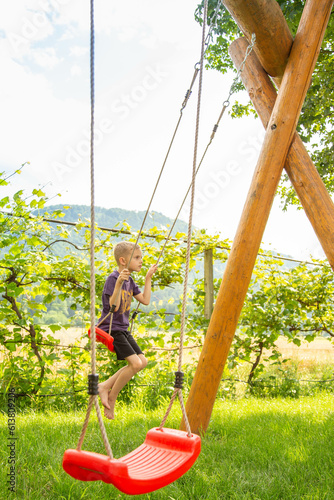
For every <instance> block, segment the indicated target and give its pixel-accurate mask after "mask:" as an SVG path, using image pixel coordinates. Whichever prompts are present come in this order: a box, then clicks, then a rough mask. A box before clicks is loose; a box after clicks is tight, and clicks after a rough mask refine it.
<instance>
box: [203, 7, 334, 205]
mask: <svg viewBox="0 0 334 500" xmlns="http://www.w3.org/2000/svg"><path fill="white" fill-rule="evenodd" d="M277 1H278V3H279V5H280V7H281V9H282V12H283V14H284V16H285V19H286V21H287V23H288V26H289V28H290V30H291V32H292V34H293V36H295V34H296V31H297V28H298V24H299V20H300V17H301V15H302V11H303V8H304V2H303V1H301V0H298V1H291V0H277ZM217 5H218V0H209V8H208V24H209V25H212V31H213V33H214V34H215V35H216V38H215V40H214V41H212V43H211V44H210V45H209V47H208V50H207V53H206V58H207V67H208V68H212V69H216V70H218V71H220V72H222V73H226V72H227V71H228V70H231V69H232V70H233V71H236V69H235V68H234V66H233V63H232V61H231V59H230V57H229V55H228V47H229V45H230V44H231V42H232V41H233V40H235V39H236V38H238V37H240V36H242V33H241V32H240V30H239V28H238V26H237V25H236V23H235V22H234V20H233V19H232V18H231V16H230V14H229V13H228V11H227V10H226V9H225V8H224V7H223V6H222V4H221V3H220V6H219V7H218V9H217ZM202 10H203V3H202V4H200V5H199V6H198V8H197V10H196V13H195V17H196V19H197V21H198V22H200V23H202V17H201V16H202ZM333 59H334V15H333V13H332V15H331V17H330V20H329V24H328V27H327V31H326V34H325V38H324V41H323V44H322V48H321V50H320V54H319V58H318V61H317V64H316V67H315V70H314V73H313V77H312V84H311V86H310V88H309V90H308V94H307V96H306V100H305V103H304V106H303V109H302V113H301V117H300V120H299V123H298V127H297V130H298V132H299V134H300V136H301V138H302V139H303V141H304V142H305V143H307V144H308V145H309V150H310V152H311V157H312V160H313V161H314V163H315V165H316V167H317V169H318V172H319V174H320V176H321V178H322V180H323V182H324V184H325V185H326V187H327V189H328V191H329V193H333V192H334V146H333V144H334V126H333V125H334V104H333V103H334V74H333V71H332V66H333ZM242 88H243V86H242V84H238V86H237V87H236V89H235V90H241V89H242ZM249 113H254V114H255V110H254V109H253V106H252V103H251V102H248V103H246V104H241V103H239V102H236V103H235V104H234V105H233V107H232V112H231V116H232V117H238V118H241V117H243V116H245V115H247V114H249ZM278 192H279V195H280V197H281V200H282V203H283V209H287V207H288V206H289V205H297V206H298V207H299V208H301V206H300V203H299V200H298V198H297V196H296V193H295V191H294V189H293V188H292V187H291V185H290V183H289V181H288V177H287V176H286V175H284V176H283V177H282V181H281V183H280V187H279V190H278Z"/></svg>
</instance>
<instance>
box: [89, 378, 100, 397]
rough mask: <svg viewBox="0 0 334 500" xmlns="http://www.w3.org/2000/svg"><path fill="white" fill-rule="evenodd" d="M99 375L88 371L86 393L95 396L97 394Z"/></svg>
mask: <svg viewBox="0 0 334 500" xmlns="http://www.w3.org/2000/svg"><path fill="white" fill-rule="evenodd" d="M98 385H99V376H98V375H97V374H93V373H90V374H89V375H88V394H89V396H97V395H98V394H99V389H98Z"/></svg>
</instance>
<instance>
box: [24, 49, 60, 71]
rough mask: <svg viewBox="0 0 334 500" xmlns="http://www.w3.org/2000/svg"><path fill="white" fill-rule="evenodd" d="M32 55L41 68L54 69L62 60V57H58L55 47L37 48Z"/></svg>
mask: <svg viewBox="0 0 334 500" xmlns="http://www.w3.org/2000/svg"><path fill="white" fill-rule="evenodd" d="M31 56H32V58H33V60H34V62H35V63H36V64H38V66H40V67H41V68H45V69H53V68H54V67H55V66H57V64H59V63H60V62H61V59H60V58H59V57H57V55H56V51H55V49H54V48H52V47H49V48H45V49H35V50H34V51H33V52H32V53H31Z"/></svg>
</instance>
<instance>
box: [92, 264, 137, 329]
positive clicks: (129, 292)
mask: <svg viewBox="0 0 334 500" xmlns="http://www.w3.org/2000/svg"><path fill="white" fill-rule="evenodd" d="M118 276H119V272H118V271H117V270H115V271H113V272H112V273H111V274H110V275H109V276H108V278H107V279H106V282H105V284H104V288H103V293H102V305H103V310H102V315H101V318H100V319H99V321H98V323H99V322H100V321H101V320H102V318H104V317H105V316H106V315H107V314H108V312H109V311H110V303H109V299H110V297H111V296H112V294H113V293H114V289H115V285H116V281H117V278H118ZM139 293H141V292H140V290H139V288H138V286H137V285H136V283H135V282H134V281H133V279H132V278H131V276H130V277H129V279H128V280H127V281H123V284H122V289H121V303H120V306H119V308H118V311H115V312H114V314H113V318H112V325H111V329H112V330H121V331H123V332H124V331H127V329H128V328H129V315H130V307H131V300H132V297H133V296H136V295H138V294H139ZM109 325H110V315H109V316H108V318H107V319H106V320H105V321H104V322H103V323H101V325H100V326H99V328H101V330H104V331H105V332H109Z"/></svg>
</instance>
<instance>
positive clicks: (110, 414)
mask: <svg viewBox="0 0 334 500" xmlns="http://www.w3.org/2000/svg"><path fill="white" fill-rule="evenodd" d="M125 359H126V361H127V363H128V365H127V366H124V367H123V368H122V369H121V370H119V372H120V373H119V375H118V377H117V378H116V379H115V382H114V384H113V386H112V389H111V390H110V392H109V396H108V405H109V409H107V407H106V406H105V410H104V415H105V416H106V417H107V418H109V419H113V418H114V408H115V403H116V399H117V396H118V394H119V392H120V391H121V390H122V389H123V387H124V386H125V385H126V384H127V383H128V382H129V380H131V379H132V377H133V376H134V375H135V374H136V373H138V372H139V371H140V370H142V369H143V368H145V366H146V365H147V359H146V358H145V356H144V355H143V354H139V355H137V354H132V355H131V356H128V357H127V358H125ZM117 373H118V372H117Z"/></svg>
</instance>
